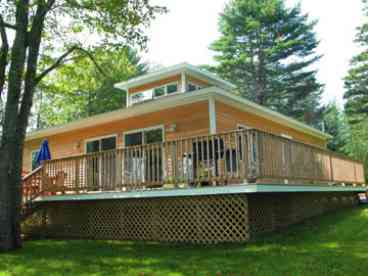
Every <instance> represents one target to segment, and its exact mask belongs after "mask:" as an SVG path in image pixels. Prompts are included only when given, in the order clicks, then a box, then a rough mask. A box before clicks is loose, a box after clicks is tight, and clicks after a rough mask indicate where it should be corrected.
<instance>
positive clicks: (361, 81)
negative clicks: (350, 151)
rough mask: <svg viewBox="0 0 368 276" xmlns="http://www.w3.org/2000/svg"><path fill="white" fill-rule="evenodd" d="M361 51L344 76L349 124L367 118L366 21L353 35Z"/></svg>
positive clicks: (367, 24) (367, 23) (367, 34)
mask: <svg viewBox="0 0 368 276" xmlns="http://www.w3.org/2000/svg"><path fill="white" fill-rule="evenodd" d="M363 4H364V6H365V8H364V13H365V16H366V17H367V16H368V1H366V0H363ZM355 43H357V44H358V45H359V46H360V47H361V48H362V51H361V52H360V53H359V54H357V55H356V56H354V57H353V58H352V60H351V68H350V70H349V72H348V74H347V76H346V77H345V94H344V98H345V99H346V103H345V110H346V113H347V115H348V118H349V122H350V123H351V124H357V123H360V122H363V121H366V120H367V118H368V116H367V115H368V21H367V22H365V23H364V24H363V25H362V26H360V27H359V28H358V32H357V35H356V37H355Z"/></svg>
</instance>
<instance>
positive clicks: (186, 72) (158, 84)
mask: <svg viewBox="0 0 368 276" xmlns="http://www.w3.org/2000/svg"><path fill="white" fill-rule="evenodd" d="M213 86H215V87H219V88H221V89H224V90H233V89H234V88H235V87H234V85H233V84H231V83H229V82H227V81H224V80H222V79H220V78H218V77H217V76H216V75H215V74H213V73H210V72H208V71H206V70H202V69H199V68H198V67H196V66H193V65H190V64H188V63H180V64H177V65H174V66H170V67H166V68H162V69H159V70H156V71H154V72H150V73H147V74H145V75H143V76H140V77H137V78H133V79H130V80H128V81H126V82H122V83H118V84H116V85H115V87H117V88H120V89H123V90H126V91H127V101H126V102H127V107H129V106H133V105H136V104H141V103H144V102H147V101H153V100H159V99H161V98H163V97H168V96H173V95H176V94H179V93H189V92H191V93H193V92H195V91H197V90H201V89H203V88H207V87H213Z"/></svg>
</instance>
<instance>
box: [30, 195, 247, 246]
mask: <svg viewBox="0 0 368 276" xmlns="http://www.w3.org/2000/svg"><path fill="white" fill-rule="evenodd" d="M247 210H248V204H247V198H246V196H245V195H216V196H192V197H172V198H150V199H147V198H146V199H121V200H101V201H84V202H82V201H80V202H76V201H74V202H73V201H70V202H55V203H48V204H46V205H45V206H44V207H43V208H42V210H40V211H39V212H36V213H35V214H34V215H33V216H31V217H30V218H29V221H27V222H26V224H27V227H26V228H25V230H26V231H28V233H29V234H39V235H43V236H44V237H48V238H56V237H58V238H60V237H62V238H88V239H118V240H146V241H165V242H186V243H218V242H241V241H246V240H247V239H248V237H249V235H248V214H247Z"/></svg>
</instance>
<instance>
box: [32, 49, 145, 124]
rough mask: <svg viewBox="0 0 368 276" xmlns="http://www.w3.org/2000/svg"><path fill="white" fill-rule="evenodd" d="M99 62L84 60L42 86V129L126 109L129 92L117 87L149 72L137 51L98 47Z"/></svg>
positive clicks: (96, 54) (51, 76)
mask: <svg viewBox="0 0 368 276" xmlns="http://www.w3.org/2000/svg"><path fill="white" fill-rule="evenodd" d="M92 54H93V56H94V60H95V62H97V63H98V64H99V69H101V70H102V71H103V73H102V72H101V71H100V70H99V69H97V68H96V66H95V64H94V62H93V61H92V60H91V59H90V58H88V57H81V58H79V59H77V60H75V61H73V62H70V63H69V64H67V65H65V66H63V67H61V68H60V69H59V70H57V71H56V72H55V73H54V74H52V75H50V76H49V77H48V78H47V79H46V80H45V82H44V83H43V84H42V86H41V91H42V98H38V99H37V102H38V110H37V111H38V113H39V114H35V115H36V116H39V118H38V119H37V120H36V121H37V126H38V128H42V127H49V126H53V125H58V124H63V123H67V122H70V121H73V120H76V119H79V118H83V117H88V116H91V115H95V114H99V113H104V112H108V111H112V110H116V109H119V108H122V107H123V106H125V100H126V95H125V92H124V91H122V90H120V89H116V88H115V87H114V84H115V83H117V82H120V81H124V80H127V79H129V78H132V77H135V76H138V75H141V74H143V73H145V72H146V70H147V65H146V64H144V63H142V62H141V60H140V58H139V56H138V55H137V52H136V51H134V50H132V49H131V48H129V47H119V48H114V49H106V48H97V49H95V50H94V51H93V52H92Z"/></svg>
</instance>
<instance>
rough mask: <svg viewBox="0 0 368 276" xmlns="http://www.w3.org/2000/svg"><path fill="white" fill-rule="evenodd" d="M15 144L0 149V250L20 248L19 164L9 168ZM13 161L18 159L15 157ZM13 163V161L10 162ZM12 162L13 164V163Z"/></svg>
mask: <svg viewBox="0 0 368 276" xmlns="http://www.w3.org/2000/svg"><path fill="white" fill-rule="evenodd" d="M15 148H16V145H15V144H14V145H8V146H6V147H3V148H1V149H0V156H1V159H0V179H1V185H0V225H1V227H0V251H9V250H13V249H17V248H20V247H21V246H22V242H21V235H20V234H21V231H20V208H21V206H20V201H19V200H17V198H19V197H18V196H17V195H19V194H20V184H21V183H20V181H21V179H20V173H18V172H19V168H20V167H19V165H18V166H15V167H14V168H11V166H10V162H9V160H10V159H12V160H13V159H14V156H15V152H16V151H15ZM15 159H16V160H14V163H17V162H18V160H19V153H18V158H15ZM12 163H13V162H12ZM14 163H13V164H14Z"/></svg>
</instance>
